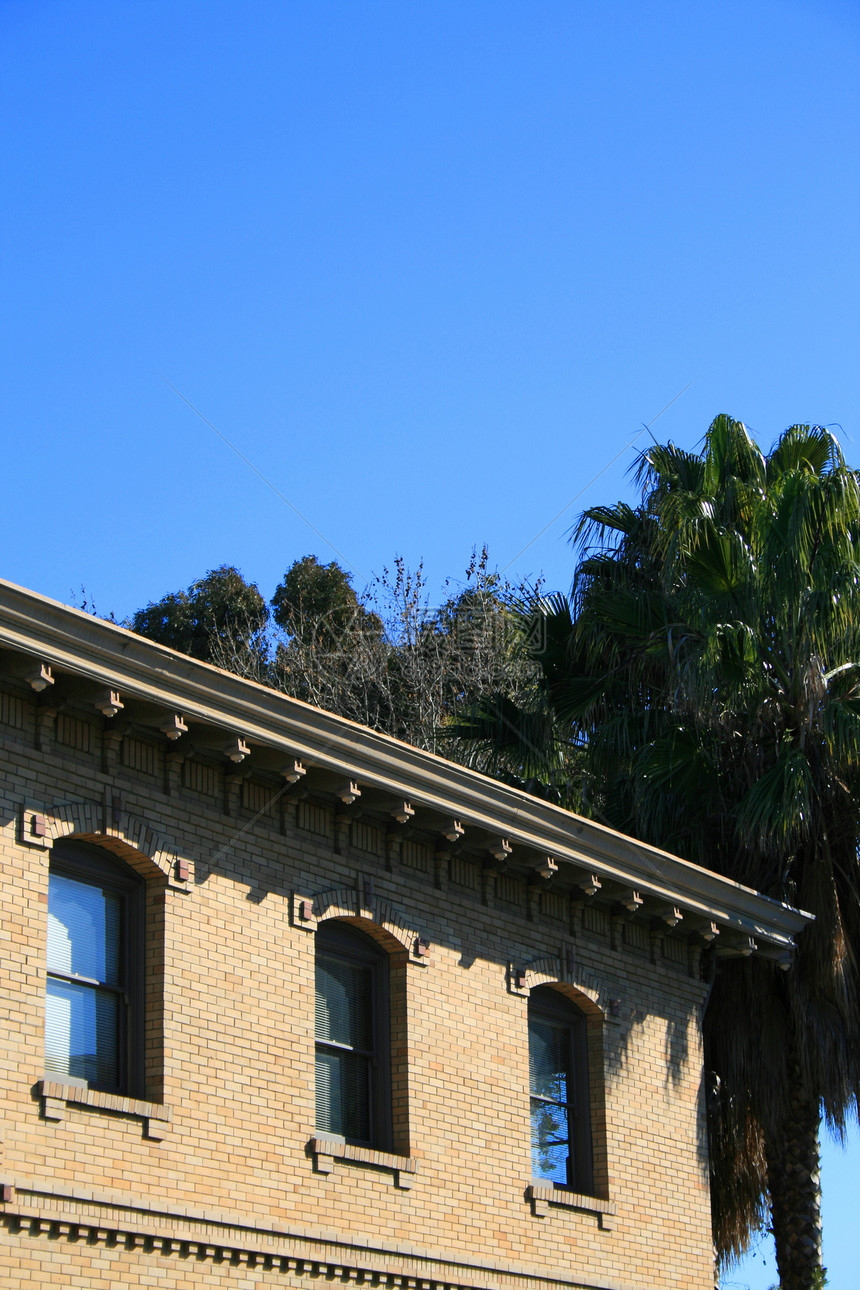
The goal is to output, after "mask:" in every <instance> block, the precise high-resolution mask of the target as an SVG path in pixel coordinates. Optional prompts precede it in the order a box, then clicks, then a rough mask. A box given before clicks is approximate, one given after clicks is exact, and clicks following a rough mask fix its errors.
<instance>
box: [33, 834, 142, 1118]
mask: <svg viewBox="0 0 860 1290" xmlns="http://www.w3.org/2000/svg"><path fill="white" fill-rule="evenodd" d="M143 895H144V884H143V881H142V879H141V878H139V877H138V875H137V874H135V873H134V872H133V870H131V869H129V868H127V867H126V866H125V865H124V864H121V863H118V862H116V861H114V860H113V859H111V858H110V857H108V856H107V855H105V854H104V853H103V852H101V851H99V850H98V849H97V848H96V847H89V846H85V845H83V844H80V843H79V844H71V843H64V844H62V845H60V846H58V847H56V848H55V850H54V854H53V855H52V857H51V868H50V875H49V882H48V952H47V987H46V1001H45V1073H46V1075H47V1076H48V1077H49V1078H53V1079H57V1080H60V1081H63V1080H68V1081H71V1082H74V1083H80V1084H85V1085H86V1086H87V1087H89V1088H96V1089H102V1090H105V1091H107V1092H112V1093H126V1094H132V1095H134V1094H136V1093H138V1092H139V1086H140V1082H141V1068H142V1048H143V1042H142V1041H143V1035H142V1027H143V1016H142V1013H143V1007H142V1002H143V1001H142V983H143V935H142V933H143Z"/></svg>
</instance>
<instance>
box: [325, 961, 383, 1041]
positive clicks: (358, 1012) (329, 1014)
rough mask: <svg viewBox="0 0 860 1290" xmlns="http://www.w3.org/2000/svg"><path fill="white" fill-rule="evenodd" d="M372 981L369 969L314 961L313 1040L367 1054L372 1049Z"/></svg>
mask: <svg viewBox="0 0 860 1290" xmlns="http://www.w3.org/2000/svg"><path fill="white" fill-rule="evenodd" d="M372 987H373V979H372V973H371V969H370V968H366V967H361V966H359V965H357V964H353V963H347V962H344V961H343V960H339V959H331V958H322V957H320V958H318V959H317V966H316V991H317V1001H316V1037H317V1039H320V1040H327V1041H328V1042H329V1043H335V1044H346V1045H348V1047H350V1048H358V1049H361V1050H362V1051H363V1052H370V1050H371V1049H372V1047H373V1038H372V1036H373V1025H372V999H373V988H372Z"/></svg>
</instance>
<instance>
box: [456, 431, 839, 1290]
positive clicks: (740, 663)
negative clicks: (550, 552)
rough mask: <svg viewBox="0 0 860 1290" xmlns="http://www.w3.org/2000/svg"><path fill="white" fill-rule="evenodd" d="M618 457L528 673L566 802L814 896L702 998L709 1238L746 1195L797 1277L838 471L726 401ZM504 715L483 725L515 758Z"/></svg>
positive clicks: (812, 1106)
mask: <svg viewBox="0 0 860 1290" xmlns="http://www.w3.org/2000/svg"><path fill="white" fill-rule="evenodd" d="M637 478H638V482H639V484H640V486H641V489H642V500H641V503H640V505H639V506H637V507H635V508H634V507H629V506H626V505H623V504H619V505H617V506H614V507H597V508H593V509H591V510H590V511H587V512H586V513H585V515H584V516H583V517H582V519H581V520H580V522H579V525H578V527H577V530H576V535H575V536H576V540H577V542H578V544H579V549H580V553H581V557H582V558H581V562H580V564H579V567H578V569H577V572H576V577H575V580H574V585H573V591H572V595H571V598H570V600H569V601H568V600H567V599H566V598H555V599H554V600H553V601H552V602H544V603H542V604H541V605H539V606H538V608H537V611H536V613H535V617H536V619H537V620H538V621H539V623H540V627H541V631H540V632H535V630H534V629H535V623H534V622H533V623H532V624H531V628H532V633H533V637H534V638H535V639H541V638H542V639H543V640H544V641H545V643H546V648H545V650H544V652H543V654H542V655H541V656H540V661H541V664H542V669H543V679H544V694H545V698H546V701H547V703H548V705H549V707H550V708H551V710H552V713H553V718H554V729H555V731H556V733H557V734H558V735H559V736H560V738H561V739H562V741H563V742H567V743H568V744H573V745H574V746H575V747H576V748H577V749H578V751H579V756H580V757H581V758H582V759H583V761H584V767H585V781H584V782H585V785H586V790H587V791H586V794H585V798H586V809H590V810H591V811H592V812H593V813H595V814H596V815H599V816H600V817H602V818H603V819H605V820H607V821H608V822H610V823H611V824H613V825H614V826H615V827H618V828H621V829H624V830H626V831H627V832H631V833H634V834H635V835H637V836H639V837H642V838H643V839H645V840H647V841H650V842H653V843H655V844H657V845H660V846H662V847H664V848H666V849H668V850H672V851H675V852H676V853H678V854H681V855H683V856H685V857H686V858H688V859H690V860H693V861H695V862H697V863H699V864H704V865H706V866H708V867H710V868H713V869H716V870H718V871H719V872H721V873H723V874H725V875H726V876H729V877H731V878H734V879H736V880H738V881H741V882H744V883H746V884H748V885H750V886H754V887H756V888H758V889H759V890H761V891H763V892H765V893H766V894H767V895H770V896H773V897H775V898H776V899H779V900H785V901H789V902H791V903H793V904H796V905H799V906H801V907H802V908H804V909H807V910H809V911H810V912H811V913H813V914H815V916H816V921H815V923H814V924H813V925H812V926H811V928H810V929H808V930H807V931H805V932H804V934H803V936H802V937H801V939H800V943H799V946H798V949H797V952H796V955H795V957H794V960H793V962H792V963H791V964H790V965H789V964H783V965H781V966H782V968H784V969H787V970H780V965H776V964H773V963H769V962H759V961H758V960H756V959H755V958H753V959H749V960H744V959H740V960H739V959H720V960H719V962H718V963H717V965H716V972H715V975H714V979H713V986H712V990H711V994H710V999H709V1005H708V1010H707V1013H706V1018H705V1045H706V1060H707V1063H708V1066H709V1068H710V1070H711V1071H712V1072H713V1078H714V1083H713V1090H712V1096H711V1098H710V1099H709V1110H710V1124H711V1137H710V1143H711V1159H712V1195H713V1207H714V1231H715V1239H716V1241H717V1245H718V1248H719V1249H720V1250H721V1251H722V1252H723V1255H724V1257H726V1256H730V1255H731V1254H733V1253H738V1252H739V1251H740V1250H742V1249H743V1247H744V1245H745V1244H746V1240H747V1238H748V1234H749V1232H750V1229H751V1228H752V1227H755V1226H758V1225H759V1224H760V1223H761V1222H762V1221H763V1219H764V1217H765V1213H766V1210H765V1205H766V1198H767V1197H769V1201H770V1210H771V1219H772V1224H773V1230H774V1236H775V1240H776V1250H777V1261H778V1266H779V1271H780V1278H781V1286H782V1290H801V1288H806V1287H809V1286H810V1285H811V1284H813V1281H814V1277H815V1276H816V1275H820V1267H821V1224H820V1194H819V1187H818V1127H819V1122H820V1118H821V1114H822V1110H823V1114H824V1116H825V1117H826V1119H827V1120H828V1122H829V1123H830V1124H832V1125H835V1126H836V1127H837V1128H841V1126H842V1125H843V1124H844V1118H845V1115H846V1114H847V1113H848V1112H849V1111H850V1109H851V1108H852V1107H855V1106H856V1104H857V1097H858V1092H860V1012H858V1004H860V988H858V987H860V866H858V856H857V842H858V830H860V480H858V476H857V474H856V473H855V472H854V471H853V470H851V469H849V468H848V467H847V466H846V464H845V461H844V458H843V456H842V453H841V451H840V449H839V446H838V444H837V443H836V441H835V440H834V438H833V437H832V435H830V434H829V433H828V432H827V431H826V430H823V429H822V428H820V427H808V426H793V427H791V428H790V429H789V430H787V431H786V432H785V433H784V434H783V435H782V436H781V438H780V439H779V441H778V442H777V444H776V445H775V447H774V448H773V450H772V451H771V452H770V453H769V454H767V455H765V454H764V453H762V452H761V450H760V449H759V447H758V446H757V445H756V443H755V442H754V441H753V439H752V438H751V437H750V435H749V434H748V432H747V430H746V428H745V427H744V426H743V425H742V424H741V423H740V422H736V421H732V420H731V419H730V418H728V417H725V416H721V417H718V418H717V419H716V420H715V421H714V423H713V424H712V425H711V427H710V429H709V430H708V433H707V435H706V437H705V441H704V448H703V451H702V453H701V454H695V453H687V452H683V451H681V450H679V449H678V448H676V447H674V446H673V445H671V444H669V445H664V446H659V445H655V446H654V447H653V448H652V449H650V450H649V451H648V452H646V453H644V454H643V455H642V457H641V458H640V460H639V462H638V467H637ZM498 711H500V709H499V710H497V713H496V715H498ZM492 716H493V713H492V712H491V711H485V712H484V714H483V720H484V723H485V728H484V730H483V733H484V735H485V736H486V735H487V734H488V733H489V732H490V730H491V728H492V720H491V718H492ZM527 717H528V714H523V713H517V712H512V711H510V710H508V711H507V712H506V713H505V720H506V722H507V726H506V731H507V733H506V734H505V735H504V736H503V737H500V736H499V730H498V726H497V727H496V729H495V732H494V733H495V735H496V743H497V744H500V745H502V746H504V747H505V748H506V750H507V752H508V754H509V755H510V756H512V757H513V759H514V761H516V756H517V751H516V750H517V744H518V741H519V738H520V735H521V733H522V731H523V730H524V729H525V726H524V725H523V724H522V722H523V721H524V720H525V718H527ZM479 726H480V720H477V721H476V723H475V724H474V728H473V729H472V731H471V732H468V731H467V732H466V733H471V734H472V735H473V736H474V735H477V734H480V733H482V732H481V730H480V729H479ZM553 756H554V757H555V758H556V760H557V756H558V754H557V751H554V752H553ZM532 762H534V752H532ZM816 1269H818V1270H819V1272H818V1273H816Z"/></svg>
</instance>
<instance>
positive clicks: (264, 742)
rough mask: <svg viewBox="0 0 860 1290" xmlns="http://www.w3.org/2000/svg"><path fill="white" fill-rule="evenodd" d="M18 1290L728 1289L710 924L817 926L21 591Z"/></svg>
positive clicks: (3, 643)
mask: <svg viewBox="0 0 860 1290" xmlns="http://www.w3.org/2000/svg"><path fill="white" fill-rule="evenodd" d="M0 733H2V750H3V762H4V764H3V780H2V834H0V847H2V873H3V883H2V924H0V936H2V940H1V941H0V945H2V960H0V962H2V969H0V970H2V994H0V1008H2V1014H3V1020H4V1024H3V1028H2V1032H0V1034H2V1040H0V1048H1V1051H0V1105H2V1112H3V1114H2V1131H0V1132H2V1144H0V1151H2V1154H1V1155H0V1279H2V1284H3V1285H4V1286H6V1287H8V1288H9V1290H19V1287H24V1286H28V1287H29V1286H33V1285H52V1286H53V1285H57V1286H63V1287H87V1290H89V1288H90V1287H92V1288H93V1290H97V1288H100V1287H115V1286H120V1285H121V1286H130V1287H142V1286H161V1287H169V1288H171V1290H172V1288H174V1287H175V1288H176V1290H179V1288H183V1290H184V1288H185V1287H189V1290H190V1288H192V1287H195V1288H196V1287H213V1290H214V1288H216V1287H218V1288H220V1287H237V1288H238V1287H242V1288H244V1287H251V1286H254V1287H256V1286H265V1287H268V1286H283V1287H290V1288H299V1287H301V1290H311V1288H312V1287H314V1286H318V1285H322V1284H323V1283H329V1282H334V1283H355V1284H358V1285H367V1286H397V1287H415V1288H417V1287H425V1288H426V1290H431V1288H432V1290H443V1288H447V1287H451V1288H454V1287H458V1288H459V1287H464V1288H466V1287H468V1288H469V1290H472V1288H475V1290H478V1288H481V1290H554V1288H556V1287H568V1286H570V1287H573V1286H577V1287H592V1288H596V1287H602V1288H607V1290H608V1288H609V1287H624V1288H626V1290H633V1288H634V1287H636V1288H641V1290H654V1288H655V1287H672V1290H686V1288H689V1290H694V1288H695V1290H705V1287H710V1286H712V1285H713V1260H712V1249H711V1242H710V1224H709V1200H708V1180H707V1160H706V1142H705V1133H704V1121H703V1083H702V1060H701V1043H700V1021H701V1012H702V1007H703V1003H704V999H705V995H706V990H707V986H706V985H705V984H703V983H702V981H701V979H700V977H701V974H700V970H699V966H700V965H699V960H700V955H701V952H702V950H703V948H704V947H706V946H709V945H712V946H713V945H715V946H716V948H717V952H718V953H721V954H748V953H759V954H763V955H766V956H770V957H772V958H776V959H782V960H784V961H786V960H787V956H788V954H790V951H791V947H792V943H793V937H794V936H796V935H797V933H798V932H799V931H800V930H801V929H802V927H803V925H804V921H805V920H804V917H803V916H802V915H799V914H797V913H796V912H795V911H793V910H791V909H788V908H787V907H785V906H781V905H778V904H775V903H774V902H772V901H769V900H766V899H765V898H763V897H761V896H759V895H757V894H755V893H754V892H751V891H748V890H747V889H745V888H742V887H739V886H737V885H736V884H733V883H730V882H727V881H725V880H723V879H721V878H719V877H717V876H715V875H714V874H711V873H708V872H705V871H703V870H700V869H698V868H696V867H695V866H693V865H690V864H687V863H685V862H683V861H681V860H679V859H677V858H675V857H673V856H670V855H667V854H665V853H663V852H659V851H656V850H654V849H653V848H650V847H647V846H644V845H642V844H640V843H637V842H635V841H633V840H632V839H630V838H626V837H623V836H621V835H619V834H616V833H613V832H612V831H611V830H608V829H606V828H602V827H601V826H600V825H598V824H595V823H593V822H591V821H587V820H584V819H580V818H578V817H576V816H573V815H571V814H569V813H567V812H564V811H562V810H560V809H558V808H556V807H554V806H552V805H549V804H547V803H544V802H541V801H538V800H536V799H534V798H531V797H529V796H527V795H525V794H522V793H520V792H517V791H515V790H513V789H510V788H508V787H505V786H503V785H501V784H498V783H496V782H494V781H491V780H488V779H486V778H484V777H483V776H481V775H479V774H476V773H474V772H471V771H469V770H466V769H464V768H463V767H461V766H457V765H452V764H449V763H447V762H445V761H443V760H442V759H440V758H438V757H434V756H432V755H430V754H427V753H424V752H420V751H417V750H415V749H413V748H410V747H407V746H405V745H403V744H400V743H398V742H397V741H395V740H393V739H389V738H387V737H385V736H382V735H378V734H375V733H374V732H372V731H369V730H366V729H364V728H362V727H359V726H356V725H354V724H352V723H350V722H348V721H344V720H342V719H340V718H338V717H335V716H332V715H330V714H328V713H325V712H322V711H319V710H317V709H314V708H311V707H308V706H307V705H305V704H302V703H300V702H297V701H295V700H292V699H289V698H287V697H285V696H283V695H281V694H277V693H273V692H271V691H268V690H265V689H263V688H262V687H260V686H257V685H254V684H253V683H250V682H247V681H244V680H241V679H239V678H237V677H235V676H231V675H227V674H225V673H222V672H219V671H218V670H217V669H214V668H212V667H209V666H207V665H205V664H201V663H197V662H195V661H193V660H191V659H188V658H185V657H183V656H181V655H178V654H175V653H173V652H172V651H170V650H166V649H163V648H161V647H160V646H158V645H155V644H153V643H152V642H150V641H146V640H143V639H141V638H139V637H136V636H134V635H132V634H131V633H129V632H127V631H124V630H123V629H121V628H118V627H115V626H113V625H112V624H109V623H106V622H102V621H100V620H98V619H94V618H92V617H89V616H87V615H86V614H83V613H81V612H79V611H76V610H72V609H69V608H66V607H64V606H61V605H59V604H56V603H55V602H52V601H49V600H46V599H44V598H43V597H41V596H37V595H35V594H33V593H30V592H27V591H23V590H21V589H20V588H17V587H13V586H12V585H10V584H8V583H3V584H0Z"/></svg>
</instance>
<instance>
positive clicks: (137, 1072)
mask: <svg viewBox="0 0 860 1290" xmlns="http://www.w3.org/2000/svg"><path fill="white" fill-rule="evenodd" d="M50 874H57V875H60V876H62V877H64V878H71V879H73V880H74V881H76V882H82V883H86V884H88V885H89V886H93V887H98V888H100V889H102V890H104V891H108V892H111V893H112V894H114V895H117V896H119V897H120V900H121V902H122V904H121V921H120V951H119V975H120V982H119V984H118V985H117V986H115V987H109V986H106V985H104V984H98V985H96V983H91V982H89V981H88V980H87V979H85V978H79V977H76V976H75V975H74V974H66V973H63V972H57V971H55V970H53V969H48V968H47V966H46V973H45V977H46V990H47V981H48V980H51V979H53V980H59V981H69V982H72V983H82V984H86V985H90V984H92V986H93V988H94V989H96V988H97V989H103V990H111V991H112V992H113V993H115V994H116V995H117V996H118V998H119V1000H120V1006H119V1008H118V1022H119V1030H118V1036H117V1072H118V1081H117V1083H116V1084H108V1083H105V1082H102V1081H97V1080H81V1079H79V1078H78V1077H76V1076H71V1075H70V1076H66V1077H63V1076H58V1075H56V1074H49V1075H47V1078H49V1079H54V1080H58V1082H60V1083H62V1082H63V1080H64V1078H66V1079H68V1081H69V1082H70V1083H75V1084H78V1083H85V1084H86V1086H87V1088H91V1089H94V1090H97V1091H98V1092H103V1093H115V1094H118V1095H120V1096H124V1097H136V1098H140V1097H143V1095H144V1053H145V1046H144V1007H145V997H144V982H145V964H144V950H145V929H144V919H145V905H146V883H145V881H144V879H143V878H142V877H141V876H140V874H138V873H136V872H135V870H134V869H132V868H131V867H130V866H129V865H127V864H126V863H125V862H124V861H122V860H121V859H119V858H118V857H115V856H113V855H109V854H108V853H106V852H104V851H102V850H101V849H100V848H98V847H95V846H90V845H88V844H86V843H80V842H76V843H61V844H58V845H57V846H55V847H54V848H53V850H52V853H51V859H50V867H49V881H50ZM49 909H50V895H49Z"/></svg>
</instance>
